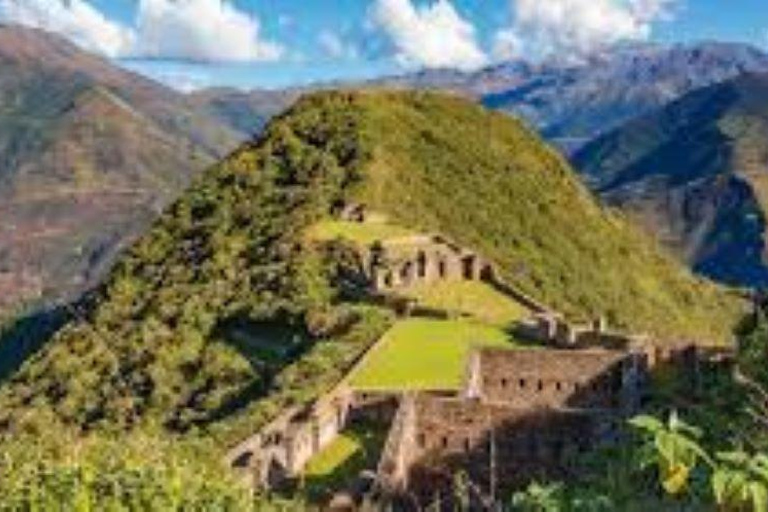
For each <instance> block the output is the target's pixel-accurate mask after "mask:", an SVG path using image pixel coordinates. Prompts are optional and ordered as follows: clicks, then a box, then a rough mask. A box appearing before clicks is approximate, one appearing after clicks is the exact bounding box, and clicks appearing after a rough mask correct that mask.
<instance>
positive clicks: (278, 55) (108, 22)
mask: <svg viewBox="0 0 768 512" xmlns="http://www.w3.org/2000/svg"><path fill="white" fill-rule="evenodd" d="M766 3H767V0H727V1H726V0H66V1H65V0H0V20H4V21H9V22H17V23H23V24H27V25H33V26H38V27H41V28H45V29H48V30H51V31H55V32H59V33H61V34H63V35H65V36H67V37H69V38H70V39H72V40H73V41H74V42H76V43H77V44H79V45H80V46H83V47H84V48H86V49H88V50H91V51H94V52H98V53H102V54H104V55H106V56H107V57H109V58H112V59H114V60H116V61H118V62H120V63H121V64H123V65H124V66H126V67H128V68H130V69H133V70H136V71H139V72H142V73H145V74H148V75H150V76H153V77H155V78H157V79H160V80H163V81H165V82H167V83H169V84H171V85H173V86H175V87H178V88H181V89H190V88H197V87H206V86H219V85H231V86H236V87H241V88H254V87H283V86H287V85H300V84H304V83H307V82H312V81H327V80H337V79H339V80H341V79H351V78H367V77H373V76H378V75H382V74H391V73H398V72H402V71H406V70H413V69H419V68H437V67H441V68H442V67H452V68H459V69H465V70H472V69H476V68H479V67H482V66H485V65H489V64H493V63H494V62H499V61H502V60H506V59H511V58H540V57H543V56H546V55H549V54H553V53H555V54H558V55H562V54H570V53H573V54H576V55H578V54H580V53H582V52H588V51H591V50H593V49H595V48H597V47H601V46H608V45H611V44H614V43H617V42H621V41H628V40H629V41H658V42H665V43H668V42H680V41H683V42H687V41H695V40H701V39H716V40H727V41H740V42H748V43H752V44H755V45H758V46H761V47H764V48H766V49H768V5H766Z"/></svg>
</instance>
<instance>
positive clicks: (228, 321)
mask: <svg viewBox="0 0 768 512" xmlns="http://www.w3.org/2000/svg"><path fill="white" fill-rule="evenodd" d="M342 201H361V202H364V203H366V204H367V205H368V206H369V207H370V208H371V209H373V210H376V211H378V212H380V213H382V214H383V215H388V216H389V217H390V219H391V221H392V222H393V223H394V224H397V225H400V226H403V227H407V228H409V229H413V230H414V231H421V232H427V231H439V232H441V233H445V234H446V235H447V236H449V237H451V238H453V239H455V240H457V241H458V242H460V243H462V244H465V245H467V246H470V247H474V248H476V249H477V250H479V251H480V252H481V253H483V254H484V255H485V256H487V257H489V258H491V259H492V260H493V261H494V262H495V263H496V264H497V265H498V266H499V268H500V269H501V270H502V271H503V274H504V277H505V278H506V279H507V280H508V281H510V282H512V283H515V284H517V285H518V286H519V287H520V288H522V289H523V290H524V291H526V292H528V293H531V294H533V295H535V296H537V297H540V298H541V299H542V300H543V301H545V302H547V303H550V304H552V305H553V306H555V307H558V308H561V309H563V310H564V311H566V312H567V313H569V314H570V315H572V316H574V317H577V318H583V319H586V318H589V317H591V316H593V315H597V314H607V315H608V316H609V318H610V320H611V321H612V322H613V323H614V324H616V325H620V326H626V327H628V328H632V329H637V330H648V331H652V332H656V333H658V334H660V335H664V336H667V337H675V336H697V337H700V338H705V339H721V340H722V339H725V338H726V337H728V334H729V331H730V328H731V326H732V325H733V324H734V323H735V321H736V319H737V318H738V315H739V310H740V307H741V304H740V303H739V302H738V300H736V299H735V298H733V297H732V296H729V295H728V294H727V293H725V292H724V291H722V290H721V289H719V288H717V287H715V286H714V285H712V284H709V283H707V282H704V281H701V280H698V279H696V278H694V277H693V276H692V275H690V274H689V273H688V272H687V271H685V270H684V269H682V268H681V267H680V266H679V265H677V264H676V263H674V262H673V261H672V260H670V259H668V258H666V257H664V256H662V255H661V254H660V253H659V252H658V251H657V250H656V249H655V248H654V246H653V245H651V244H650V243H649V242H648V241H647V240H646V239H644V238H643V237H642V236H641V235H639V234H638V233H636V232H635V231H633V230H632V229H630V228H629V227H628V226H627V225H626V224H625V223H623V222H622V221H621V220H619V219H618V218H616V217H614V216H613V215H612V214H610V213H609V212H607V211H605V210H603V209H601V208H600V207H598V206H597V205H596V203H595V202H594V201H593V200H592V198H591V197H590V195H589V194H588V192H587V191H586V190H585V189H584V188H583V187H582V186H581V185H580V184H579V182H578V180H577V178H576V177H575V176H574V174H573V173H572V171H571V169H570V168H569V167H568V165H567V164H566V163H565V162H564V161H563V160H562V158H561V157H559V156H558V155H557V153H555V152H554V151H553V150H551V149H549V148H548V147H547V146H545V145H544V144H543V143H541V142H540V141H539V140H538V139H537V137H536V136H535V135H534V134H533V132H531V131H529V130H528V129H526V128H525V127H523V126H521V125H520V124H519V123H518V122H516V121H514V120H511V119H509V118H507V117H505V116H503V115H501V114H491V113H488V112H486V111H485V110H483V109H482V108H481V107H479V106H476V105H473V104H471V103H469V102H467V101H465V100H461V99H458V98H454V97H450V96H445V95H439V94H433V93H402V92H397V93H396V92H364V93H363V92H337V93H323V94H318V95H314V96H309V97H306V98H304V99H302V100H301V101H300V102H299V103H298V104H297V105H296V106H295V107H294V108H293V109H292V111H291V112H289V113H288V114H286V115H284V116H283V117H281V118H279V119H277V120H275V121H274V122H273V123H272V124H271V125H270V126H269V127H268V128H267V130H266V132H265V134H264V135H263V137H262V138H260V139H259V140H258V141H257V142H254V143H253V144H251V145H248V146H245V147H243V148H242V149H241V150H239V151H238V152H237V153H235V154H233V155H232V156H231V157H230V158H228V159H227V160H225V161H224V162H223V163H221V164H220V165H217V166H215V167H213V168H212V169H210V170H209V171H208V172H206V173H204V175H202V176H201V177H200V178H199V179H198V180H197V181H196V183H195V184H194V185H193V186H192V188H191V190H189V192H188V193H186V194H185V195H184V196H183V197H182V198H181V199H180V200H179V201H178V202H177V203H176V204H175V205H174V206H173V207H172V208H170V209H169V210H168V211H167V212H166V213H165V214H164V215H163V216H162V217H161V219H160V220H158V221H157V222H156V223H155V225H154V226H153V227H152V228H151V230H150V231H149V232H148V233H146V235H145V236H143V238H141V239H140V240H139V241H138V242H137V243H136V244H135V245H134V246H133V247H132V249H130V250H129V251H128V252H127V254H125V255H124V257H123V258H122V259H121V261H120V262H119V264H118V265H117V267H116V268H115V269H114V270H113V272H112V273H111V275H110V277H109V279H108V280H107V282H106V283H105V284H104V285H103V287H102V288H101V289H100V290H99V291H98V292H96V293H94V294H93V295H92V296H91V297H89V298H88V299H87V300H86V301H85V302H84V304H82V305H81V307H80V308H79V313H77V314H78V316H79V320H78V321H76V322H73V323H71V324H69V325H67V326H66V327H65V328H64V329H63V330H62V331H60V332H59V333H58V334H57V335H56V336H55V337H54V338H53V339H52V340H51V341H50V342H49V343H48V344H47V345H46V346H45V347H44V349H43V350H41V351H40V352H39V353H37V354H35V355H34V356H32V357H31V358H30V360H29V361H28V362H27V363H26V364H25V365H24V366H23V368H22V369H21V370H20V371H19V372H17V374H16V375H15V376H14V377H13V378H12V379H11V380H10V381H9V382H7V383H5V385H4V386H3V388H2V390H1V391H0V411H1V412H0V420H1V422H0V424H2V425H3V426H4V427H5V430H6V431H7V432H16V431H18V430H19V429H22V428H24V429H32V428H40V429H45V431H47V432H49V431H50V429H51V428H56V425H58V424H59V423H63V424H65V425H71V426H76V427H79V428H82V429H95V428H101V427H110V428H121V429H130V428H135V427H138V426H141V427H144V426H158V427H161V428H163V429H165V430H171V431H174V432H190V431H195V430H197V429H204V431H205V432H207V433H210V434H212V435H214V436H215V437H216V438H217V439H219V440H221V441H223V442H231V441H235V440H237V439H238V438H239V437H241V436H243V435H245V434H247V433H249V432H251V431H252V430H253V429H255V428H256V427H257V426H258V425H259V423H260V422H262V421H264V420H265V418H268V417H269V416H270V415H273V414H275V413H276V412H277V411H278V410H279V409H280V408H283V407H286V406H288V405H291V404H295V403H297V402H301V401H305V400H308V399H311V398H312V397H313V396H314V395H316V394H317V393H318V392H320V391H321V390H323V389H326V388H328V387H329V386H330V385H332V383H333V382H335V380H336V379H338V378H339V377H340V376H341V374H342V373H343V372H344V371H345V370H346V369H348V368H349V367H350V365H351V363H352V362H353V361H354V359H355V358H356V357H358V356H359V355H360V353H361V352H362V351H363V350H364V349H365V348H366V347H367V346H369V345H370V343H371V342H373V341H374V340H375V339H377V338H378V337H379V336H380V335H381V334H382V333H383V332H384V330H385V328H386V327H387V326H389V325H391V315H390V314H388V313H387V312H386V311H384V310H380V309H377V308H375V307H372V306H364V305H361V304H355V303H352V302H350V301H349V299H345V298H344V297H345V295H344V294H343V293H342V290H341V287H340V284H339V283H340V282H341V281H342V280H341V279H340V278H339V275H340V274H339V272H340V266H342V265H343V264H344V262H345V261H347V256H349V253H348V249H347V248H346V247H345V246H344V245H343V244H333V243H331V244H327V245H323V246H317V245H315V244H306V243H304V240H305V239H306V237H305V236H304V234H305V233H306V232H307V230H308V228H310V227H312V226H315V225H317V224H318V223H319V222H321V221H326V220H328V219H330V218H331V212H332V211H333V210H334V208H335V207H336V206H337V205H338V204H339V203H340V202H342Z"/></svg>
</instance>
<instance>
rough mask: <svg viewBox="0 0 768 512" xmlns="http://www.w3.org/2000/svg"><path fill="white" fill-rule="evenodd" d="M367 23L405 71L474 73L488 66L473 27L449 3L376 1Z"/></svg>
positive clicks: (399, 0)
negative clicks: (383, 36)
mask: <svg viewBox="0 0 768 512" xmlns="http://www.w3.org/2000/svg"><path fill="white" fill-rule="evenodd" d="M371 21H372V23H373V25H374V26H375V27H377V28H378V29H380V30H381V31H382V32H383V33H384V35H385V36H386V37H387V39H388V40H389V42H390V43H391V45H392V47H393V48H394V53H395V58H396V60H397V61H398V62H399V63H400V64H401V65H403V66H406V67H426V68H458V69H462V70H467V71H469V70H474V69H477V68H479V67H482V66H483V65H485V64H486V63H487V62H488V57H487V55H486V54H485V53H484V52H483V50H482V49H481V48H480V45H479V43H478V41H477V37H476V33H475V27H474V26H473V25H472V23H470V22H469V21H467V20H466V19H464V18H462V17H461V15H460V14H459V13H458V12H457V11H456V9H455V8H454V6H453V4H451V2H450V1H449V0H438V1H437V2H435V3H433V4H431V5H425V6H421V7H419V6H416V5H414V4H413V3H412V1H411V0H376V1H375V3H374V4H373V7H372V10H371Z"/></svg>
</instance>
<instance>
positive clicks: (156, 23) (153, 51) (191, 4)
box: [134, 0, 284, 61]
mask: <svg viewBox="0 0 768 512" xmlns="http://www.w3.org/2000/svg"><path fill="white" fill-rule="evenodd" d="M136 33H137V36H136V48H135V50H134V56H139V57H162V58H170V59H186V60H196V61H271V60H278V59H279V58H280V57H281V56H282V55H283V53H284V50H283V48H282V46H280V45H279V44H277V43H274V42H271V41H267V40H265V39H263V38H262V35H261V26H260V24H259V20H258V19H257V18H256V17H253V16H250V15H248V14H247V13H245V12H243V11H240V10H238V9H237V8H236V7H235V6H234V5H233V4H231V3H230V2H228V1H224V0H140V2H139V8H138V19H137V24H136Z"/></svg>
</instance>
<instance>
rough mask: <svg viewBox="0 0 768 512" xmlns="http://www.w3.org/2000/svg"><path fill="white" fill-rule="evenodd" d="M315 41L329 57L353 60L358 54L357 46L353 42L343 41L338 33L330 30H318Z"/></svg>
mask: <svg viewBox="0 0 768 512" xmlns="http://www.w3.org/2000/svg"><path fill="white" fill-rule="evenodd" d="M317 42H318V44H319V45H320V47H321V48H322V49H323V51H325V53H326V54H328V56H329V57H331V58H334V59H347V60H354V59H357V58H358V56H359V52H358V50H357V47H355V45H354V44H352V43H350V42H346V41H344V39H343V38H342V37H341V36H340V35H339V34H337V33H336V32H333V31H331V30H323V31H322V32H320V35H319V36H318V37H317Z"/></svg>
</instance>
